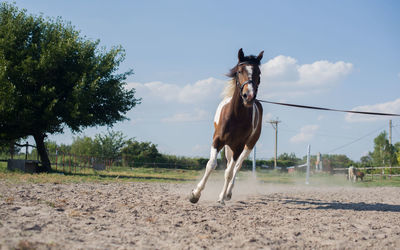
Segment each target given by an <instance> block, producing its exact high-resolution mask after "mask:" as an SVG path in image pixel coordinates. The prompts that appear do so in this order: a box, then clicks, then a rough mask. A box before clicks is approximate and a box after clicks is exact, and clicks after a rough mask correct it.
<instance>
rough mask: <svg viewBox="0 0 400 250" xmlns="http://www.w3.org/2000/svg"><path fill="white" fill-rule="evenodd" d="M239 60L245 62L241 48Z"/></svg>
mask: <svg viewBox="0 0 400 250" xmlns="http://www.w3.org/2000/svg"><path fill="white" fill-rule="evenodd" d="M238 59H239V62H243V61H244V53H243V49H242V48H240V50H239V52H238Z"/></svg>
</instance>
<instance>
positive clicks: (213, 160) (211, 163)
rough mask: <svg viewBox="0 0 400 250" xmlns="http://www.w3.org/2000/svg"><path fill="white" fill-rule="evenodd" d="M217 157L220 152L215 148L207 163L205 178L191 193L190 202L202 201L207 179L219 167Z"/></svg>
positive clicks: (212, 149)
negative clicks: (202, 192) (201, 197)
mask: <svg viewBox="0 0 400 250" xmlns="http://www.w3.org/2000/svg"><path fill="white" fill-rule="evenodd" d="M217 155H218V150H217V149H216V148H214V147H212V148H211V152H210V159H209V160H208V162H207V166H206V171H205V172H204V175H203V178H201V180H200V182H199V184H197V187H196V188H195V189H194V190H193V191H192V192H191V194H190V198H189V200H190V202H192V203H196V202H197V201H199V199H200V195H201V191H203V189H204V187H205V185H206V182H207V179H208V177H209V176H210V174H211V171H212V170H213V169H215V167H216V166H217Z"/></svg>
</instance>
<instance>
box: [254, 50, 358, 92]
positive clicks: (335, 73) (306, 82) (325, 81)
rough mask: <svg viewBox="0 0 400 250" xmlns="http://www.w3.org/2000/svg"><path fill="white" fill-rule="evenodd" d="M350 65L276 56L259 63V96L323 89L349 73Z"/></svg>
mask: <svg viewBox="0 0 400 250" xmlns="http://www.w3.org/2000/svg"><path fill="white" fill-rule="evenodd" d="M352 70H353V64H351V63H346V62H343V61H338V62H329V61H326V60H322V61H316V62H313V63H311V64H299V63H298V62H297V60H296V59H294V58H292V57H290V56H283V55H279V56H277V57H275V58H273V59H271V60H269V61H268V62H266V63H264V64H263V65H261V83H262V86H260V93H259V95H260V96H262V97H264V98H273V97H282V96H284V97H285V98H294V97H298V96H305V95H315V94H319V93H321V92H323V91H326V90H327V89H328V88H329V87H330V86H332V85H333V84H337V83H338V82H339V81H340V80H341V79H342V78H343V77H345V76H346V75H348V74H350V73H351V71H352Z"/></svg>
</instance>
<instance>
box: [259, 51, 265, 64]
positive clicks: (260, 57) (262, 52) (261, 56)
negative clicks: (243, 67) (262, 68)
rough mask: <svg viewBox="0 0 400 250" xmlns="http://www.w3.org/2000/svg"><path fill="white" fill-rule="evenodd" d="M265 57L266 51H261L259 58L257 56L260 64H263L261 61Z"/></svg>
mask: <svg viewBox="0 0 400 250" xmlns="http://www.w3.org/2000/svg"><path fill="white" fill-rule="evenodd" d="M263 55H264V50H263V51H261V52H260V54H258V56H257V60H258V62H261V59H262V58H263Z"/></svg>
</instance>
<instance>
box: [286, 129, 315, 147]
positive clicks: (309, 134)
mask: <svg viewBox="0 0 400 250" xmlns="http://www.w3.org/2000/svg"><path fill="white" fill-rule="evenodd" d="M318 129H319V126H318V125H306V126H304V127H302V128H301V129H300V133H298V134H297V135H295V136H293V137H292V138H290V142H292V143H301V142H307V141H310V140H311V139H312V138H314V135H315V133H316V132H317V130H318Z"/></svg>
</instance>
